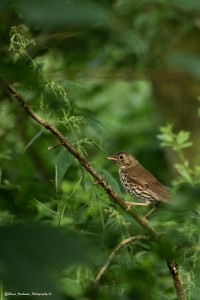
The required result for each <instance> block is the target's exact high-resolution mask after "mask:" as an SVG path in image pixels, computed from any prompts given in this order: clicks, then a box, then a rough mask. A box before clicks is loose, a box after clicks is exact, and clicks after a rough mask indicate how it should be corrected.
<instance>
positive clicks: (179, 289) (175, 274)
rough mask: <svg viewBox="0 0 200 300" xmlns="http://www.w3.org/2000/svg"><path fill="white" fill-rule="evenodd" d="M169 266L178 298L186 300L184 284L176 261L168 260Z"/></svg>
mask: <svg viewBox="0 0 200 300" xmlns="http://www.w3.org/2000/svg"><path fill="white" fill-rule="evenodd" d="M167 266H168V268H169V270H170V273H171V276H172V278H173V282H174V286H175V289H176V294H177V298H178V300H185V299H186V297H185V292H184V289H183V283H182V280H181V277H180V274H179V271H178V265H177V263H176V262H175V261H174V260H168V261H167Z"/></svg>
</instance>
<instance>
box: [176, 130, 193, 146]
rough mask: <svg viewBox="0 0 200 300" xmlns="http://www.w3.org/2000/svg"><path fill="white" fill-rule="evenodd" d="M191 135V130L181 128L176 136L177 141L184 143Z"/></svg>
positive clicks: (180, 143)
mask: <svg viewBox="0 0 200 300" xmlns="http://www.w3.org/2000/svg"><path fill="white" fill-rule="evenodd" d="M189 137H190V132H188V131H184V130H181V131H180V132H179V133H178V134H177V136H176V141H177V143H178V144H179V145H182V144H184V143H185V142H186V141H188V139H189Z"/></svg>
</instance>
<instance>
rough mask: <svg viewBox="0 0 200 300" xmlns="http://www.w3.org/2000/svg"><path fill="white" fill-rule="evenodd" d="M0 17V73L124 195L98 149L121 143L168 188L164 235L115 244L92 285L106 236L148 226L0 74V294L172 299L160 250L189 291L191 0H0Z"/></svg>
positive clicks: (193, 189)
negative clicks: (118, 202)
mask: <svg viewBox="0 0 200 300" xmlns="http://www.w3.org/2000/svg"><path fill="white" fill-rule="evenodd" d="M0 17H1V23H0V40H1V43H0V57H1V63H0V74H1V76H2V78H3V80H6V81H9V82H11V83H13V84H14V86H15V87H16V89H17V90H18V91H19V92H20V93H21V94H22V95H23V97H24V99H25V100H26V102H27V103H28V104H29V105H30V106H31V108H32V109H33V110H34V111H35V112H36V113H38V115H40V116H41V117H43V118H44V119H45V120H48V121H49V122H50V123H51V124H53V125H54V126H55V127H56V128H58V129H59V130H60V131H61V132H62V133H63V135H64V136H66V137H67V138H68V139H69V141H70V142H71V143H72V144H73V145H74V146H75V147H76V149H77V150H78V151H79V152H80V153H81V154H82V155H84V156H85V158H86V159H87V160H88V161H89V162H90V163H91V164H92V166H93V167H94V168H95V169H96V170H97V171H99V172H100V173H101V174H103V175H104V177H105V179H106V180H107V181H108V182H109V183H110V184H111V185H112V186H113V188H114V189H115V190H116V191H117V192H119V193H120V194H121V195H123V196H124V198H125V199H128V200H130V196H128V195H125V194H124V192H123V191H122V189H121V186H120V184H119V180H118V170H117V168H116V166H114V165H113V164H112V163H110V162H108V161H106V160H105V156H107V155H111V154H113V153H115V152H117V151H121V150H125V151H129V152H131V153H132V154H133V155H134V156H136V157H137V159H138V160H139V161H140V162H141V163H142V164H143V165H144V166H145V167H146V168H147V169H148V170H150V171H151V172H152V173H153V174H154V175H155V176H156V177H157V178H158V179H159V180H160V181H161V182H163V184H165V185H166V186H168V187H170V188H171V190H172V193H173V195H174V200H173V204H172V207H169V208H166V209H165V208H161V209H160V211H158V212H156V213H155V214H154V215H153V216H152V218H151V220H150V222H151V225H152V226H154V228H155V229H156V230H158V231H160V232H164V233H165V237H166V244H163V245H160V246H159V247H158V245H154V243H152V242H144V241H143V242H136V243H134V244H130V245H128V246H125V247H124V248H123V249H121V250H120V252H119V253H118V254H117V255H116V257H115V258H114V261H113V262H112V263H111V265H110V266H109V268H108V270H107V271H106V272H105V274H104V276H103V277H102V280H101V282H100V283H99V285H98V286H97V285H95V276H96V275H97V273H98V271H99V269H100V268H101V267H102V266H103V264H104V263H105V262H106V260H107V258H108V255H109V254H110V252H111V251H112V250H113V249H114V248H115V247H116V245H117V244H118V243H119V242H121V241H122V240H123V239H125V238H128V237H130V236H134V235H138V234H144V233H145V232H144V231H143V230H142V229H141V228H140V227H139V225H138V224H137V223H136V222H135V221H134V220H132V219H131V218H130V216H128V215H127V214H126V212H123V211H121V209H119V208H118V207H115V206H114V204H113V203H111V202H110V200H109V198H108V196H107V195H106V194H105V192H104V191H103V190H102V189H101V188H100V187H99V186H98V185H95V184H94V181H93V179H92V178H91V176H90V175H89V174H87V172H86V171H85V170H84V169H83V168H82V167H81V166H80V164H78V163H77V161H76V160H75V159H74V158H73V157H72V156H71V155H69V153H67V151H66V150H64V149H61V148H59V147H58V148H55V149H53V150H48V147H51V146H54V145H55V144H57V142H58V141H56V139H55V137H53V136H52V134H51V133H50V132H47V131H45V130H43V128H42V127H41V126H39V125H38V124H36V123H35V122H34V121H33V120H32V119H31V118H30V117H29V116H28V115H27V114H26V113H25V112H24V111H23V110H22V108H21V107H20V106H19V103H18V102H17V101H16V100H15V99H14V98H13V97H11V95H10V94H9V93H8V91H7V90H6V89H5V86H4V83H3V80H1V89H0V138H1V143H0V224H1V227H0V235H1V238H0V240H1V243H2V250H1V251H0V253H1V257H0V269H2V270H1V271H0V277H1V280H2V284H1V292H2V298H1V299H4V296H3V294H4V292H5V291H8V292H9V291H10V292H13V293H17V292H24V293H25V292H27V293H29V292H30V293H31V292H38V293H41V292H51V293H52V294H51V295H49V296H48V297H47V296H46V298H49V299H51V300H54V299H55V300H59V299H60V300H61V299H78V300H89V299H115V300H116V299H125V300H128V299H139V300H140V299H141V300H144V299H148V300H151V299H152V300H156V299H175V298H176V295H175V289H174V286H173V282H172V278H171V276H170V274H169V270H168V269H167V266H166V262H165V259H164V258H163V257H164V256H166V252H168V253H169V254H170V255H173V256H174V257H175V258H176V259H177V261H178V263H179V265H180V272H181V275H182V278H183V283H184V288H185V291H186V294H187V297H188V299H199V298H198V297H199V292H200V291H199V289H200V288H199V284H198V282H199V279H200V278H199V274H200V270H199V265H200V258H199V246H200V244H199V243H200V240H199V230H198V228H199V225H200V220H199V219H200V218H199V215H198V214H197V213H193V212H191V210H190V209H195V210H196V211H197V212H198V210H199V207H198V206H199V200H200V192H199V191H200V190H199V180H200V154H199V153H200V151H199V136H200V118H199V115H200V113H199V101H198V99H199V96H200V85H199V80H200V2H199V1H197V0H184V1H171V0H155V1H148V0H144V1H143V0H142V1H138V0H115V1H114V0H113V1H112V0H111V1H106V0H98V1H95V0H93V1H92V0H90V1H85V0H60V1H56V0H40V1H39V0H34V1H33V0H29V1H25V0H16V1H14V0H13V1H8V0H1V3H0ZM138 211H139V212H140V213H142V214H144V213H145V209H142V208H141V209H138ZM33 240H34V241H35V242H33ZM62 241H63V243H62ZM88 254H89V255H88ZM83 262H84V263H83ZM13 272H15V274H16V276H15V277H13ZM39 275H40V276H39ZM144 287H145V288H144ZM21 297H22V296H21ZM32 297H33V298H35V299H41V296H37V295H34V296H32ZM15 298H16V296H12V295H9V296H8V297H5V299H15ZM25 298H26V297H25V296H24V299H25ZM28 298H29V296H27V299H28Z"/></svg>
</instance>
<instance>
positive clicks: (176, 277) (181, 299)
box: [0, 77, 185, 300]
mask: <svg viewBox="0 0 200 300" xmlns="http://www.w3.org/2000/svg"><path fill="white" fill-rule="evenodd" d="M0 78H1V79H2V81H3V83H4V84H6V87H7V89H8V91H9V92H10V93H11V94H12V95H13V96H14V97H15V99H16V100H17V101H18V102H19V104H20V105H21V107H22V108H23V109H24V110H25V112H26V113H27V114H28V115H29V116H30V117H31V118H32V119H34V120H35V121H36V122H37V123H39V124H41V125H42V126H43V127H45V128H46V129H47V130H49V131H51V133H52V134H53V135H54V136H55V137H56V138H57V139H58V140H59V141H60V142H61V143H62V144H63V146H64V147H65V148H66V149H67V150H68V151H69V152H70V153H71V154H72V155H73V156H74V157H75V158H76V159H77V160H78V161H79V163H80V164H81V165H82V166H83V167H84V168H85V169H86V170H87V171H88V172H89V173H90V174H91V175H92V176H93V178H95V179H96V180H97V182H98V183H99V184H100V185H101V186H102V187H103V189H104V190H105V191H106V193H107V194H108V196H109V198H110V199H111V200H112V201H114V202H115V203H117V204H118V205H119V206H120V207H121V208H122V209H124V210H126V212H127V213H128V214H130V215H131V216H132V217H133V218H134V219H135V220H136V221H137V222H138V223H139V224H140V225H141V226H142V227H143V228H144V229H145V230H146V231H148V233H149V234H150V236H151V238H152V239H154V240H156V239H158V238H159V236H160V234H159V233H158V232H157V231H156V230H155V229H154V228H153V227H151V226H150V225H149V224H148V220H147V219H146V218H145V217H142V216H141V215H139V214H138V213H137V212H136V210H135V209H133V208H132V209H130V210H128V211H127V205H126V203H125V201H124V200H123V199H122V198H121V197H119V196H118V194H117V193H116V192H115V191H114V190H113V189H112V187H111V186H110V185H109V184H108V183H107V182H106V181H105V180H104V178H103V177H102V176H101V175H100V174H98V173H97V172H96V170H95V169H94V168H93V167H92V166H91V165H90V164H89V163H88V161H87V160H86V159H85V158H84V157H83V156H82V155H81V154H80V153H79V152H78V151H77V150H76V149H75V148H74V147H73V146H72V145H71V143H70V142H69V141H68V140H67V139H66V138H65V137H64V136H63V135H62V134H61V132H60V131H58V130H57V129H56V128H55V127H54V126H52V125H51V124H50V123H49V122H47V121H46V120H44V119H42V118H41V117H39V116H38V115H37V114H36V113H35V112H34V111H33V110H32V109H31V108H30V107H29V106H28V104H27V103H26V102H25V101H24V99H23V97H22V96H21V95H20V93H18V91H17V90H16V89H15V87H14V86H13V85H12V84H10V83H5V80H4V79H3V78H2V77H0ZM167 265H168V268H169V270H170V273H171V275H172V278H173V281H174V286H175V289H176V294H177V298H178V300H185V293H184V289H183V284H182V281H181V277H180V274H179V270H178V266H177V264H176V263H175V261H174V260H168V261H167Z"/></svg>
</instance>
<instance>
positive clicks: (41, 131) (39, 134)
mask: <svg viewBox="0 0 200 300" xmlns="http://www.w3.org/2000/svg"><path fill="white" fill-rule="evenodd" d="M44 131H45V128H43V129H42V130H40V131H39V132H38V133H37V134H36V135H35V136H34V137H33V138H32V139H31V140H30V142H28V144H27V145H26V147H25V149H24V152H23V154H24V153H25V152H26V150H27V149H28V148H29V147H30V146H31V145H32V144H33V143H34V142H35V140H37V139H38V138H39V137H40V136H41V134H42V133H43V132H44Z"/></svg>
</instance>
